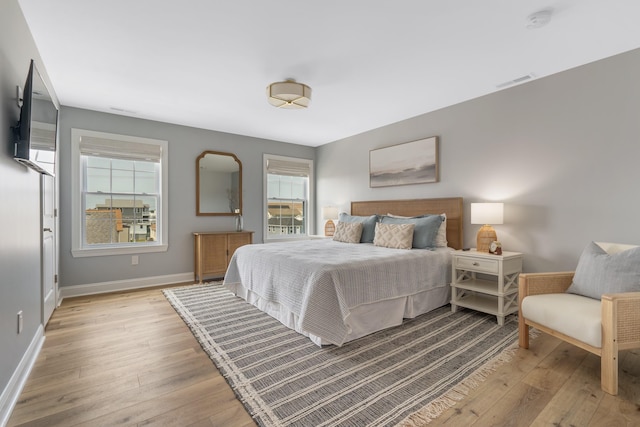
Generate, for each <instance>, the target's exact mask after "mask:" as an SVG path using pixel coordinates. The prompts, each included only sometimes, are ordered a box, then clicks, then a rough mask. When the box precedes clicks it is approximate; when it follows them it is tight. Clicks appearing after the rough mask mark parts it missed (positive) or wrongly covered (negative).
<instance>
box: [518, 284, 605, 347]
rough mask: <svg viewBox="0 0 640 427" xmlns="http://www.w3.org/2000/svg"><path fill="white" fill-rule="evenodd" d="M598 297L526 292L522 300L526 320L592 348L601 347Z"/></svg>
mask: <svg viewBox="0 0 640 427" xmlns="http://www.w3.org/2000/svg"><path fill="white" fill-rule="evenodd" d="M600 304H601V303H600V300H596V299H593V298H587V297H583V296H581V295H575V294H544V295H529V296H527V297H525V298H524V299H523V300H522V313H520V315H521V316H524V318H525V319H528V320H531V321H533V322H536V323H539V324H540V325H542V326H546V327H547V328H550V329H553V330H555V331H558V332H561V333H563V334H565V335H568V336H570V337H571V338H574V339H577V340H578V341H582V342H583V343H586V344H589V345H591V346H593V347H597V348H601V347H602V321H601V316H602V313H601V306H600Z"/></svg>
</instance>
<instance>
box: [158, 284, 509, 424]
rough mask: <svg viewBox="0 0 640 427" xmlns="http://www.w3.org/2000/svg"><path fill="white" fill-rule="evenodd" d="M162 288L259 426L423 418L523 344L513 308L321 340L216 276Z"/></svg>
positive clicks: (434, 315)
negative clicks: (338, 341)
mask: <svg viewBox="0 0 640 427" xmlns="http://www.w3.org/2000/svg"><path fill="white" fill-rule="evenodd" d="M164 294H165V296H166V298H167V299H168V300H169V302H170V303H171V305H173V307H174V308H175V310H176V311H177V312H178V314H179V315H180V316H181V317H182V319H183V320H184V321H185V323H186V324H187V325H188V326H189V328H191V331H192V332H193V334H194V335H195V337H196V338H197V339H198V341H199V342H200V344H201V345H202V348H203V349H204V350H205V351H206V352H207V353H208V354H209V356H210V357H211V359H212V360H213V362H214V363H215V364H216V366H217V367H218V369H219V370H220V372H221V373H222V375H223V376H224V377H225V378H226V380H227V382H228V383H229V384H230V386H231V387H232V388H233V390H234V391H235V393H236V395H237V396H238V398H239V399H240V400H241V401H242V403H243V404H244V406H245V407H246V408H247V411H248V412H249V413H250V414H251V416H252V417H253V418H254V420H255V421H256V422H257V423H258V424H259V425H261V426H305V427H306V426H315V427H320V426H419V425H424V424H427V423H428V422H429V421H430V420H433V419H435V418H436V417H437V416H438V415H439V414H440V413H442V412H443V411H444V410H446V409H447V408H449V407H451V406H453V405H454V404H455V403H456V402H457V401H459V400H461V399H462V398H464V396H465V395H466V393H467V392H468V390H469V389H471V388H473V387H475V386H476V385H477V384H478V383H479V382H480V381H482V380H483V379H484V378H485V376H486V375H487V374H489V373H490V372H492V371H493V370H494V369H495V367H496V366H497V365H498V364H500V363H501V362H503V361H505V360H508V359H509V357H510V355H511V353H512V352H513V351H515V348H516V347H515V346H516V345H517V336H518V331H517V321H516V319H515V317H514V316H510V317H508V318H506V319H505V325H504V326H503V327H500V326H498V325H497V323H496V318H495V316H489V315H485V314H482V313H478V312H475V311H471V310H461V311H458V312H457V313H451V309H450V307H449V306H445V307H442V308H439V309H437V310H435V311H432V312H430V313H427V314H425V315H422V316H419V317H417V318H415V319H412V320H406V321H405V323H404V324H403V325H401V326H398V327H396V328H392V329H388V330H385V331H380V332H377V333H375V334H372V335H369V336H366V337H364V338H361V339H359V340H356V341H353V342H350V343H347V344H345V345H344V346H342V347H336V346H326V347H322V348H320V347H318V346H316V345H315V344H313V343H312V342H311V341H310V340H309V339H308V338H306V337H304V336H302V335H300V334H298V333H296V332H294V331H292V330H290V329H288V328H286V327H285V326H283V325H282V324H281V323H280V322H278V321H277V320H275V319H273V318H271V317H270V316H268V315H266V314H264V313H262V312H261V311H259V310H258V309H256V308H255V307H253V306H252V305H250V304H248V303H246V302H245V301H244V300H242V299H240V298H237V297H236V296H234V295H233V294H232V293H231V292H229V291H227V290H225V289H224V288H222V287H221V286H220V285H219V284H205V285H194V286H188V287H183V288H174V289H169V290H165V291H164Z"/></svg>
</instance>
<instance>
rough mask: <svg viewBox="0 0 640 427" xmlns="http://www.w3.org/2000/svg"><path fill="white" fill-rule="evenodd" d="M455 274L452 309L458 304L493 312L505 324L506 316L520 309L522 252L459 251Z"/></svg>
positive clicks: (453, 266) (456, 254) (452, 276)
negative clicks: (519, 282)
mask: <svg viewBox="0 0 640 427" xmlns="http://www.w3.org/2000/svg"><path fill="white" fill-rule="evenodd" d="M451 268H452V274H451V311H453V312H454V313H455V312H456V310H457V309H458V307H466V308H471V309H473V310H478V311H482V312H483V313H488V314H493V315H494V316H496V317H497V320H498V324H499V325H501V326H502V325H504V318H505V316H507V315H509V314H511V313H515V312H517V311H518V276H519V275H520V273H521V272H522V254H521V253H519V252H506V251H505V252H502V255H493V254H490V253H485V252H477V251H476V250H475V249H472V250H470V251H456V252H454V254H453V264H452V267H451Z"/></svg>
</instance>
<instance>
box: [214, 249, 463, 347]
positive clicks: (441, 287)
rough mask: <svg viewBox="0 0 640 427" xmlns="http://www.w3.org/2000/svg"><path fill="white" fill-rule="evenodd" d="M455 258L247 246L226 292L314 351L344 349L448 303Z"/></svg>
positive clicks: (442, 253) (443, 252) (234, 262)
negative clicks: (314, 346) (295, 333)
mask: <svg viewBox="0 0 640 427" xmlns="http://www.w3.org/2000/svg"><path fill="white" fill-rule="evenodd" d="M451 252H452V250H451V249H449V248H439V249H435V250H426V249H411V250H401V249H390V248H383V247H378V246H374V245H372V244H362V243H361V244H349V243H342V242H335V241H333V240H329V239H322V240H305V241H295V242H280V243H268V244H256V245H246V246H242V247H240V248H238V250H236V252H235V253H234V255H233V257H232V259H231V261H230V264H229V268H228V269H227V274H226V275H225V279H224V285H225V286H226V287H227V288H228V289H230V290H231V291H232V292H234V293H235V294H236V295H238V296H240V297H242V298H244V299H246V300H247V301H248V302H250V303H251V304H253V305H255V306H256V307H258V308H260V309H261V310H263V311H265V312H267V313H268V314H270V315H272V316H273V317H276V318H277V319H279V320H280V321H281V322H282V323H283V324H285V325H286V326H288V327H290V328H292V329H294V330H296V331H298V332H300V333H302V334H304V335H306V336H309V337H310V338H311V339H312V341H313V342H315V343H316V344H319V345H323V344H335V345H342V344H344V343H345V342H348V341H350V340H353V339H356V338H358V337H360V336H363V335H366V334H369V333H371V332H375V331H377V330H380V329H384V328H386V327H389V326H394V325H397V324H400V323H401V322H402V319H403V318H405V317H415V316H417V315H419V314H422V313H424V312H426V311H429V310H432V309H435V308H437V307H441V306H442V305H445V304H447V303H448V301H449V294H450V288H449V283H450V275H451Z"/></svg>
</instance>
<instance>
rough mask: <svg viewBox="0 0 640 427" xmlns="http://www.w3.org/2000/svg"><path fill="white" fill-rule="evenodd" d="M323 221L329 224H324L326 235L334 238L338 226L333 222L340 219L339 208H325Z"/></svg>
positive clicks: (323, 209)
mask: <svg viewBox="0 0 640 427" xmlns="http://www.w3.org/2000/svg"><path fill="white" fill-rule="evenodd" d="M322 219H324V220H326V221H327V222H326V223H325V224H324V235H325V236H333V233H335V231H336V225H335V224H334V222H333V220H334V219H338V208H336V207H335V206H325V207H323V208H322Z"/></svg>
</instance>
